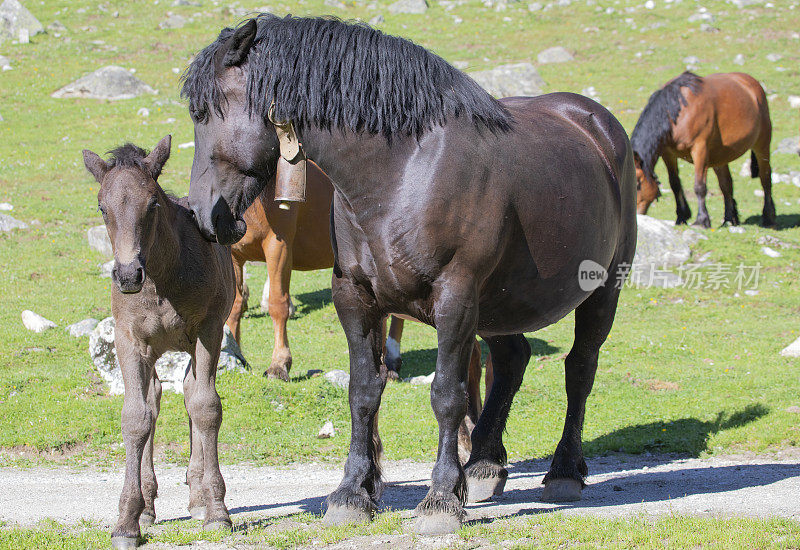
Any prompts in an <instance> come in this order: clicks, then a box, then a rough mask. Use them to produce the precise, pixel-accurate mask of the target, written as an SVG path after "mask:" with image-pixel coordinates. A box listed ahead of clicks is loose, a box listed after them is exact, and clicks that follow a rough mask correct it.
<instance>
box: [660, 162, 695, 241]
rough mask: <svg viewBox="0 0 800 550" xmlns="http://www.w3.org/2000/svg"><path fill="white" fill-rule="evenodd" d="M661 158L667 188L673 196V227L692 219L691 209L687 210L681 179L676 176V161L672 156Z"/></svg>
mask: <svg viewBox="0 0 800 550" xmlns="http://www.w3.org/2000/svg"><path fill="white" fill-rule="evenodd" d="M661 158H662V159H663V160H664V166H666V167H667V177H668V178H669V187H670V189H672V194H673V195H675V214H676V216H677V217H676V218H675V225H681V224H684V223H687V222H688V221H689V218H691V217H692V209H691V208H689V203H688V202H687V201H686V195H685V194H684V193H683V185H681V178H680V176H679V175H678V159H677V157H675V156H672V155H664V156H663V157H661Z"/></svg>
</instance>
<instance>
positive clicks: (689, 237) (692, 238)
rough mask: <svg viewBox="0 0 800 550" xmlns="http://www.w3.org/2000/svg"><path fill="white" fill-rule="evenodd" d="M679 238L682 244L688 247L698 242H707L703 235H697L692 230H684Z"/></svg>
mask: <svg viewBox="0 0 800 550" xmlns="http://www.w3.org/2000/svg"><path fill="white" fill-rule="evenodd" d="M681 238H682V239H683V242H685V243H686V244H688V245H693V244H696V243H698V242H699V241H707V240H708V237H706V236H705V235H703V234H702V233H698V232H697V231H695V230H694V229H685V230H684V231H683V233H681Z"/></svg>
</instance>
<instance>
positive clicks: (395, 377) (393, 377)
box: [386, 370, 400, 382]
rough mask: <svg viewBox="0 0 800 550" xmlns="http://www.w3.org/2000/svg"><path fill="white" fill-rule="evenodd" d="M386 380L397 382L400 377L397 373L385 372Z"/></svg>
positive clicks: (392, 371)
mask: <svg viewBox="0 0 800 550" xmlns="http://www.w3.org/2000/svg"><path fill="white" fill-rule="evenodd" d="M386 379H387V380H391V381H392V382H398V381H399V380H400V375H399V374H397V371H394V370H387V371H386Z"/></svg>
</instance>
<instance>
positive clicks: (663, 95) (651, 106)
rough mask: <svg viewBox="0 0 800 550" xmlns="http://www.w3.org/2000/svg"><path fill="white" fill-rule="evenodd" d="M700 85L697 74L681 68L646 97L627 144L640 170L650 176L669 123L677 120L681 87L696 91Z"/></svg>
mask: <svg viewBox="0 0 800 550" xmlns="http://www.w3.org/2000/svg"><path fill="white" fill-rule="evenodd" d="M702 85H703V79H702V78H701V77H699V76H697V75H696V74H694V73H691V72H689V71H685V72H684V73H683V74H681V75H680V76H679V77H678V78H676V79H674V80H672V81H671V82H669V83H667V85H666V86H664V87H663V88H661V89H660V90H657V91H656V92H655V93H654V94H653V95H651V96H650V99H649V100H648V102H647V105H646V106H645V108H644V110H643V111H642V114H641V115H640V116H639V120H638V121H637V122H636V126H635V127H634V128H633V134H631V147H632V148H633V152H634V153H636V154H637V155H638V156H639V159H641V162H642V170H644V172H645V174H647V176H649V177H651V178H652V177H654V175H653V169H654V167H655V165H656V161H657V160H658V157H659V155H660V154H661V146H662V145H663V144H664V140H665V139H666V138H667V137H668V136H669V134H670V131H671V130H672V126H671V123H672V122H675V121H676V120H677V118H678V115H679V114H680V112H681V109H682V108H683V106H684V105H686V99H685V98H684V97H683V94H682V93H681V88H689V89H690V90H691V91H692V92H693V93H698V92H699V91H700V88H701V87H702Z"/></svg>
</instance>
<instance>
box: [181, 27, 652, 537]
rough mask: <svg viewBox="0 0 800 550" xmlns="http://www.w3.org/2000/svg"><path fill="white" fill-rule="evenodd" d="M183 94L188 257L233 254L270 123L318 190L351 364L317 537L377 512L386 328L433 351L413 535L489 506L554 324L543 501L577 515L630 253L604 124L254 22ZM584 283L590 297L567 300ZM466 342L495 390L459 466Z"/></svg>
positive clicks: (626, 156) (585, 103) (588, 113)
mask: <svg viewBox="0 0 800 550" xmlns="http://www.w3.org/2000/svg"><path fill="white" fill-rule="evenodd" d="M183 95H184V97H188V99H189V109H190V112H191V114H192V120H193V121H194V131H195V145H196V148H195V150H194V162H193V165H192V175H191V182H190V188H189V203H190V206H191V208H192V211H193V212H194V214H195V218H196V220H197V222H198V226H199V227H200V231H201V232H202V233H203V235H204V236H205V237H206V238H207V239H209V240H212V241H217V242H220V243H223V244H232V243H234V242H236V241H238V240H239V239H241V238H242V236H243V235H244V233H245V231H246V229H247V224H246V223H245V221H244V219H243V217H242V216H243V214H244V211H245V210H246V209H247V207H248V206H250V204H251V203H252V200H253V199H254V198H255V197H256V196H257V195H258V194H259V193H260V192H261V190H262V189H263V188H264V186H265V185H267V183H268V182H269V179H270V178H271V177H272V176H273V175H274V173H275V170H276V167H277V164H278V157H279V155H280V154H281V152H280V149H279V141H278V134H277V131H276V127H275V126H274V125H273V123H272V122H271V121H279V122H280V123H281V126H282V127H284V128H285V127H286V126H287V125H288V124H291V125H293V127H294V129H295V130H296V131H297V138H298V140H299V143H302V147H303V150H304V152H305V154H306V156H307V157H308V158H310V159H313V160H314V162H316V163H317V165H319V167H320V168H321V169H322V170H324V171H325V173H326V174H328V176H329V177H330V179H331V182H332V183H333V186H334V189H335V192H334V199H333V207H332V209H331V212H332V213H331V236H332V241H333V249H334V258H335V263H334V268H333V279H332V283H333V289H332V295H333V301H334V305H335V306H336V312H337V314H338V316H339V320H340V322H341V324H342V328H343V330H344V333H345V336H346V338H347V344H348V348H349V351H350V388H349V399H350V416H351V425H352V431H351V440H350V449H349V454H348V457H347V462H346V464H345V468H344V477H343V479H342V482H341V484H340V485H339V487H338V488H337V489H336V490H335V491H334V492H333V493H332V494H331V495H330V496H329V497H328V499H327V505H328V507H327V511H326V514H325V521H326V522H328V523H335V524H342V523H349V522H353V521H367V520H369V519H370V518H371V517H372V515H373V513H374V511H375V510H376V508H377V506H378V499H379V498H380V496H381V493H382V489H383V482H382V479H381V474H380V468H379V466H378V464H377V453H376V449H375V448H374V446H373V445H372V435H373V429H374V418H375V415H376V414H377V412H378V408H379V407H380V402H381V396H382V394H383V390H384V388H385V385H386V380H387V372H386V368H385V366H384V365H383V363H382V360H381V355H382V347H383V339H382V338H381V321H382V320H383V318H384V317H385V316H386V315H388V314H402V315H407V316H409V317H412V318H414V319H419V320H421V321H423V322H425V323H427V324H429V325H432V326H434V327H435V328H436V331H437V338H438V354H437V359H436V370H435V377H434V379H433V383H432V384H431V405H432V409H433V413H434V415H435V417H436V420H437V423H438V426H439V433H438V435H439V449H438V453H437V455H436V465H435V466H434V468H433V473H432V479H431V487H430V490H429V491H428V494H427V495H426V496H425V498H424V499H423V500H422V502H420V504H419V505H418V506H417V515H418V520H417V523H416V524H415V526H414V529H415V531H417V532H419V533H429V534H435V533H443V532H453V531H454V530H456V529H458V528H459V526H460V525H461V522H462V521H463V519H464V518H465V515H466V512H465V510H464V505H463V504H464V501H465V500H466V499H467V497H468V496H469V498H471V499H476V498H481V497H485V496H486V495H489V496H491V495H492V494H497V493H498V492H501V491H502V487H503V485H504V484H505V480H506V478H507V477H508V471H507V470H506V469H505V468H504V467H503V464H504V462H505V461H506V456H507V455H506V449H505V447H504V445H503V440H502V438H503V432H504V430H505V426H506V420H507V418H508V414H509V412H510V410H511V404H512V401H513V398H514V395H515V394H516V392H517V391H518V390H519V387H520V385H521V383H522V381H523V374H524V372H525V368H526V365H527V363H528V360H529V359H530V356H531V347H530V344H529V343H528V341H527V339H526V338H525V337H524V335H523V333H525V332H532V331H535V330H538V329H540V328H543V327H545V326H548V325H550V324H552V323H555V322H556V321H558V320H560V319H562V318H564V317H565V316H566V315H568V314H569V313H570V312H571V311H573V310H574V311H575V340H574V344H573V346H572V349H571V350H570V352H569V353H568V354H567V356H566V359H565V370H566V380H565V382H566V394H567V408H566V415H565V420H564V431H563V433H562V436H561V440H560V442H559V443H558V446H557V447H556V450H555V453H554V455H553V461H552V464H551V466H550V470H549V471H548V473H547V475H546V476H545V479H544V483H545V490H544V492H543V498H544V499H546V500H551V501H560V500H576V499H579V498H580V497H581V491H582V488H583V480H584V476H586V475H587V472H588V470H587V467H586V462H585V461H584V458H583V450H582V443H581V431H582V428H583V420H584V413H585V410H586V408H585V407H586V399H587V398H588V396H589V393H590V392H591V389H592V384H593V382H594V377H595V373H596V371H597V363H598V358H599V352H600V347H601V346H602V345H603V343H604V342H605V340H606V338H607V336H608V334H609V332H610V330H611V327H612V324H613V321H614V315H615V312H616V308H617V301H618V298H619V293H620V285H618V284H615V283H616V282H620V279H623V277H622V276H624V274H625V269H624V266H627V265H630V262H631V260H632V259H633V254H634V249H635V246H636V174H635V168H634V161H633V152H632V150H631V147H630V143H629V141H628V136H627V133H626V132H625V129H624V128H623V127H622V125H621V124H620V123H619V121H617V120H616V119H615V118H614V116H613V115H612V114H611V113H609V111H608V110H607V109H605V108H604V107H603V106H602V105H599V104H598V103H596V102H594V101H592V100H591V99H588V98H585V97H582V96H579V95H576V94H568V93H555V94H547V95H543V96H539V97H534V98H530V97H520V98H507V99H504V100H500V101H497V100H495V99H493V98H492V97H491V96H490V95H489V94H488V93H487V92H486V91H484V90H483V89H481V87H480V86H479V85H478V84H477V83H476V82H475V81H474V80H472V79H470V78H469V77H468V76H466V75H464V74H463V73H461V72H459V71H458V70H456V69H455V68H453V67H452V66H450V65H449V64H448V63H447V62H445V61H444V60H443V59H441V58H440V57H437V56H436V55H434V54H432V53H431V52H429V51H427V50H425V49H424V48H422V47H420V46H417V45H415V44H413V43H411V42H409V41H407V40H404V39H402V38H398V37H394V36H389V35H386V34H383V33H381V32H380V31H376V30H374V29H371V28H370V27H368V26H366V25H364V24H348V23H344V22H342V21H339V20H336V19H327V18H301V17H291V16H287V17H285V18H278V17H275V16H273V15H269V14H262V15H259V16H258V17H256V18H253V19H250V20H248V21H246V22H243V23H242V25H240V26H239V27H238V28H237V29H224V30H223V31H222V32H221V33H220V35H219V37H218V38H217V40H215V41H214V42H213V43H212V44H210V45H209V46H207V47H206V48H205V49H203V50H202V51H201V52H199V53H198V54H197V56H196V57H195V58H194V60H193V61H192V63H191V65H190V66H189V68H188V69H187V72H186V73H185V79H184V86H183ZM293 141H294V140H293ZM295 143H296V142H295ZM285 154H288V150H287V151H286V152H285ZM291 158H295V157H294V156H292V157H291ZM587 265H588V266H590V268H591V269H592V270H593V271H592V273H593V274H594V275H597V274H598V273H601V272H602V273H605V274H607V275H608V276H609V279H610V280H609V284H603V283H602V282H598V284H597V285H595V284H591V285H587V284H585V283H586V281H585V279H586V278H587V277H586V276H585V275H584V271H585V270H586V269H587V268H586V266H587ZM596 279H597V278H596V277H595V278H594V279H593V280H596ZM602 280H603V281H605V278H602ZM598 285H599V286H598ZM476 334H478V335H479V336H481V337H482V338H483V339H484V341H486V343H487V344H488V346H489V349H490V351H491V353H492V364H493V367H494V381H493V383H492V388H491V391H490V392H489V396H488V397H487V399H486V402H485V405H484V408H483V411H482V412H481V416H480V419H479V420H478V424H477V425H476V426H475V429H474V430H473V431H472V454H471V456H470V460H469V462H468V463H467V464H466V466H463V467H462V465H461V463H460V461H459V456H458V431H459V426H460V424H461V421H462V420H463V418H464V415H465V414H466V410H467V402H468V396H467V378H468V372H469V363H470V357H471V355H472V348H473V345H474V342H475V335H476Z"/></svg>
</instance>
